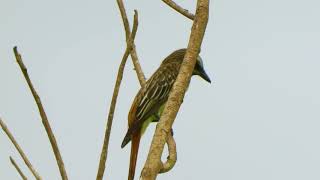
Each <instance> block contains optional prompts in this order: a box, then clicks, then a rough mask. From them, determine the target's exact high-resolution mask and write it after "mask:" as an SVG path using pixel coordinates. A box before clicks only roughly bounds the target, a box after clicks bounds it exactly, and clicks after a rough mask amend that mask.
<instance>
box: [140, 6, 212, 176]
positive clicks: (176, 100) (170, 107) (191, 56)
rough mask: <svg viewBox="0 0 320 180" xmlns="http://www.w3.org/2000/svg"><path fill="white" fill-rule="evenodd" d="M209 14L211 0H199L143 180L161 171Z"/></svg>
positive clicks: (154, 137) (144, 169)
mask: <svg viewBox="0 0 320 180" xmlns="http://www.w3.org/2000/svg"><path fill="white" fill-rule="evenodd" d="M208 14H209V0H198V2H197V10H196V15H195V20H194V22H193V26H192V31H191V35H190V39H189V44H188V49H187V52H186V55H185V56H184V60H183V63H182V65H181V68H180V72H179V75H178V77H177V79H176V81H175V83H174V85H173V87H172V90H171V92H170V95H169V98H168V101H167V103H166V105H165V108H164V111H163V113H162V116H161V118H160V121H159V123H158V124H157V127H156V132H155V134H154V136H153V140H152V144H151V147H150V150H149V155H148V158H147V161H146V163H145V166H144V168H143V170H142V172H141V177H140V179H141V180H155V179H156V177H157V175H158V173H159V172H160V169H161V160H160V158H161V154H162V152H163V148H164V144H165V142H166V139H167V133H166V132H169V131H170V128H171V127H172V124H173V122H174V120H175V117H176V115H177V112H178V110H179V108H180V105H181V103H182V100H183V98H184V95H185V91H186V89H187V87H188V85H189V82H190V78H191V75H192V71H193V69H194V66H195V63H196V58H197V57H198V54H199V52H200V47H201V43H202V40H203V36H204V33H205V29H206V25H207V22H208Z"/></svg>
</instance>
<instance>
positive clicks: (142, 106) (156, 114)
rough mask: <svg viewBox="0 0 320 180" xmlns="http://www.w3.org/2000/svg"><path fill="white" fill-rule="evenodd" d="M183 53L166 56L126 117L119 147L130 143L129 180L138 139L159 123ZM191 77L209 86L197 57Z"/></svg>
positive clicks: (133, 169)
mask: <svg viewBox="0 0 320 180" xmlns="http://www.w3.org/2000/svg"><path fill="white" fill-rule="evenodd" d="M186 50H187V49H186V48H183V49H178V50H176V51H174V52H172V53H171V54H170V55H169V56H167V57H166V58H165V59H164V60H163V61H162V63H161V65H160V67H159V68H158V69H157V70H156V71H155V72H154V73H153V74H152V76H151V77H150V78H149V79H148V80H147V82H146V84H145V86H144V87H142V88H141V89H140V90H139V91H138V93H137V95H136V96H135V98H134V100H133V103H132V105H131V108H130V111H129V114H128V130H127V133H126V135H125V137H124V139H123V141H122V144H121V148H124V147H125V146H126V145H127V144H128V143H129V142H130V141H131V154H130V164H129V174H128V180H133V179H134V175H135V169H136V163H137V157H138V150H139V144H140V138H141V136H142V135H143V133H144V132H145V130H146V128H147V127H148V125H149V124H150V123H151V122H158V121H159V118H160V116H161V113H162V111H163V109H164V105H165V103H166V102H167V100H168V97H169V93H170V90H171V88H172V86H173V84H174V82H175V80H176V78H177V76H178V74H179V70H180V66H181V64H182V61H183V58H184V56H185V54H186ZM192 75H198V76H200V77H201V78H202V79H204V80H205V81H207V82H209V83H211V80H210V78H209V76H208V75H207V73H206V71H205V70H204V67H203V62H202V59H201V57H200V56H198V57H197V61H196V64H195V67H194V70H193V72H192Z"/></svg>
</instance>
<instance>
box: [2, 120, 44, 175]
mask: <svg viewBox="0 0 320 180" xmlns="http://www.w3.org/2000/svg"><path fill="white" fill-rule="evenodd" d="M0 126H1V127H2V129H3V131H4V132H5V133H6V134H7V136H8V137H9V139H10V141H11V142H12V144H13V145H14V147H15V148H16V149H17V151H18V152H19V154H20V156H21V157H22V159H23V161H24V163H25V164H26V165H27V166H28V168H29V170H30V171H31V172H32V174H33V175H34V177H35V178H36V179H37V180H41V179H42V178H41V177H40V175H39V174H38V172H37V171H36V170H35V169H34V168H33V166H32V164H31V163H30V161H29V159H28V158H27V156H26V155H25V154H24V152H23V150H22V148H21V147H20V146H19V144H18V143H17V141H16V140H15V138H14V137H13V135H12V134H11V132H10V130H9V129H8V127H7V125H6V124H5V123H4V122H3V121H2V119H1V118H0Z"/></svg>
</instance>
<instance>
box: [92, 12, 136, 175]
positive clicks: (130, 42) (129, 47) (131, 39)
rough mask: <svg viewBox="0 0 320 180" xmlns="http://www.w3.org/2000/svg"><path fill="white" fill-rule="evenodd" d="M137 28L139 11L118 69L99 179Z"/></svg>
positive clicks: (103, 167)
mask: <svg viewBox="0 0 320 180" xmlns="http://www.w3.org/2000/svg"><path fill="white" fill-rule="evenodd" d="M137 29H138V11H135V15H134V22H133V28H132V34H131V35H130V33H129V36H130V37H129V39H128V41H127V48H126V51H125V53H124V55H123V57H122V60H121V64H120V66H119V69H118V75H117V80H116V84H115V86H114V90H113V96H112V100H111V105H110V109H109V115H108V122H107V127H106V132H105V136H104V142H103V146H102V151H101V154H100V162H99V169H98V173H97V178H96V179H97V180H102V178H103V174H104V170H105V164H106V160H107V155H108V146H109V139H110V133H111V127H112V121H113V115H114V111H115V107H116V103H117V98H118V94H119V89H120V85H121V81H122V77H123V70H124V67H125V65H126V62H127V59H128V57H129V54H130V51H131V50H132V47H133V42H134V38H135V35H136V33H137Z"/></svg>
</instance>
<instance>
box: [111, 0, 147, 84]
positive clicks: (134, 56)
mask: <svg viewBox="0 0 320 180" xmlns="http://www.w3.org/2000/svg"><path fill="white" fill-rule="evenodd" d="M117 3H118V7H119V10H120V13H121V17H122V21H123V26H124V29H125V32H126V40H127V41H128V40H129V37H130V25H129V21H128V18H127V14H126V9H125V8H124V5H123V2H122V0H117ZM130 54H131V59H132V62H133V65H134V69H135V70H136V72H137V76H138V79H139V82H140V84H141V86H142V87H144V85H145V83H146V78H145V76H144V74H143V71H142V69H141V66H140V63H139V60H138V55H137V52H136V46H135V44H134V43H133V44H132V50H131V52H130Z"/></svg>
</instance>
